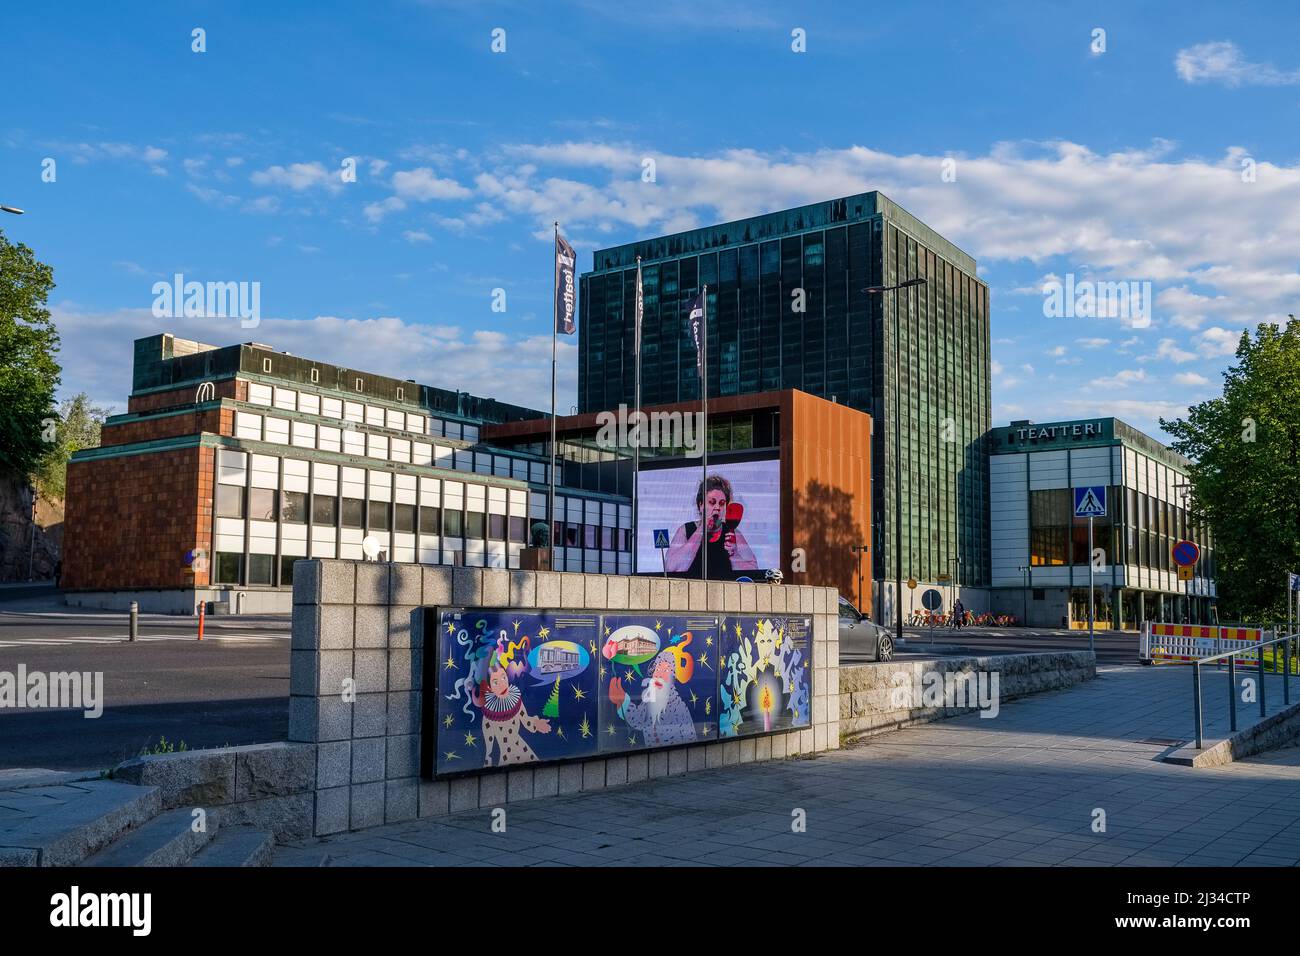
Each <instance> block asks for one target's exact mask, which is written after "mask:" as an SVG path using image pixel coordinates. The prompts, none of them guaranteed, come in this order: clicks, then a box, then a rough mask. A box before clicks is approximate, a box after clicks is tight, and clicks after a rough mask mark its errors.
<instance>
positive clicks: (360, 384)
mask: <svg viewBox="0 0 1300 956" xmlns="http://www.w3.org/2000/svg"><path fill="white" fill-rule="evenodd" d="M365 390H366V383H365V382H363V381H362V380H361V379H357V391H358V392H364V391H365Z"/></svg>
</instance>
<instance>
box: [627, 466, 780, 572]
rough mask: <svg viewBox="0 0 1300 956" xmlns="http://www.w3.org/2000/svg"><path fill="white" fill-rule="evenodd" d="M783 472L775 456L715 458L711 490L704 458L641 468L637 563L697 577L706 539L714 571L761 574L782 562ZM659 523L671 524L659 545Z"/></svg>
mask: <svg viewBox="0 0 1300 956" xmlns="http://www.w3.org/2000/svg"><path fill="white" fill-rule="evenodd" d="M780 473H781V463H780V461H779V460H777V459H770V460H767V461H744V462H734V463H732V464H723V465H713V464H710V465H709V477H708V482H707V495H706V494H705V487H704V486H705V481H704V472H703V469H702V467H701V466H700V465H698V464H691V465H682V466H679V467H674V468H656V469H652V470H642V471H641V473H640V475H639V476H638V479H637V510H638V519H637V535H636V547H637V570H638V571H640V572H641V573H642V574H645V573H647V572H657V571H663V570H667V571H668V573H669V574H676V575H681V576H684V577H695V578H698V577H700V566H701V564H702V563H703V556H702V554H701V550H700V546H701V542H702V541H704V542H705V546H706V547H707V549H708V566H709V577H710V578H716V579H720V580H735V579H736V578H738V577H750V578H752V579H753V580H755V581H761V580H762V578H763V572H764V571H766V570H767V569H768V568H779V567H781V491H780V481H781V479H780ZM702 523H703V525H704V531H703V532H702V531H701V524H702ZM656 531H660V532H666V539H667V545H668V546H667V547H666V548H663V549H661V548H658V547H656V546H655V532H656ZM661 543H662V541H661Z"/></svg>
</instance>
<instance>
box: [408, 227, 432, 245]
mask: <svg viewBox="0 0 1300 956" xmlns="http://www.w3.org/2000/svg"><path fill="white" fill-rule="evenodd" d="M402 238H403V239H405V240H406V241H407V242H412V243H414V242H433V236H431V235H429V234H428V233H427V232H425V231H424V230H423V229H407V230H406V231H405V232H403V233H402Z"/></svg>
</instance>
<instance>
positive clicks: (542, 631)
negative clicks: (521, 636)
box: [537, 627, 551, 640]
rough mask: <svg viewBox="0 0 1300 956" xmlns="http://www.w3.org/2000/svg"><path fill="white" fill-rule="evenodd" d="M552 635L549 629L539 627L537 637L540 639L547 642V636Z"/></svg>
mask: <svg viewBox="0 0 1300 956" xmlns="http://www.w3.org/2000/svg"><path fill="white" fill-rule="evenodd" d="M550 633H551V629H550V628H549V627H539V628H538V629H537V636H538V637H540V638H541V639H542V640H546V636H547V635H548V634H550Z"/></svg>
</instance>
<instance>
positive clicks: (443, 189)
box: [393, 166, 473, 202]
mask: <svg viewBox="0 0 1300 956" xmlns="http://www.w3.org/2000/svg"><path fill="white" fill-rule="evenodd" d="M393 189H394V190H396V192H397V195H399V196H401V197H402V198H403V199H411V200H414V201H415V202H428V201H429V200H431V199H466V198H468V197H469V196H471V195H473V193H472V192H471V191H470V190H468V189H466V188H465V187H464V186H462V185H461V184H460V183H458V182H456V180H454V179H443V178H441V177H439V176H438V175H436V174H435V173H434V171H433V170H432V169H430V168H429V167H428V166H421V167H419V168H418V169H410V170H400V171H398V172H396V173H393Z"/></svg>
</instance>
